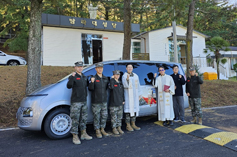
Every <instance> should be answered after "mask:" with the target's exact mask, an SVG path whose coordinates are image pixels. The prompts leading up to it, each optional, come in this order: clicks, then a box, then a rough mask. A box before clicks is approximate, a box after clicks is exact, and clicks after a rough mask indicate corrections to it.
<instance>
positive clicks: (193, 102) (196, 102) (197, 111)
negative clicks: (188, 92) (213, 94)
mask: <svg viewBox="0 0 237 157" xmlns="http://www.w3.org/2000/svg"><path fill="white" fill-rule="evenodd" d="M189 104H190V106H191V112H192V116H193V117H196V116H197V117H199V118H202V109H201V98H189Z"/></svg>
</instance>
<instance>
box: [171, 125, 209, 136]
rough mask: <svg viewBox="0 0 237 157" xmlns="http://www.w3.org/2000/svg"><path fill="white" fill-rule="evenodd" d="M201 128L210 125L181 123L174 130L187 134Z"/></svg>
mask: <svg viewBox="0 0 237 157" xmlns="http://www.w3.org/2000/svg"><path fill="white" fill-rule="evenodd" d="M203 128H210V127H208V126H204V125H197V124H188V125H183V126H181V127H178V128H176V129H175V130H176V131H180V132H183V133H185V134H188V133H190V132H193V131H195V130H198V129H203Z"/></svg>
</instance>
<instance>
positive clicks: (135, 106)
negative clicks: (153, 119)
mask: <svg viewBox="0 0 237 157" xmlns="http://www.w3.org/2000/svg"><path fill="white" fill-rule="evenodd" d="M127 75H128V73H127V72H125V73H124V74H123V76H122V82H123V86H124V97H125V104H124V112H125V113H130V116H131V117H133V116H135V115H134V113H136V116H138V115H139V95H140V94H139V93H140V82H139V78H138V76H137V74H135V73H133V77H129V81H127Z"/></svg>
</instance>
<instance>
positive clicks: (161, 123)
mask: <svg viewBox="0 0 237 157" xmlns="http://www.w3.org/2000/svg"><path fill="white" fill-rule="evenodd" d="M154 123H155V124H157V125H160V126H163V122H162V121H157V122H154Z"/></svg>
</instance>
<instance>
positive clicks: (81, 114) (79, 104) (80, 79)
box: [67, 62, 92, 144]
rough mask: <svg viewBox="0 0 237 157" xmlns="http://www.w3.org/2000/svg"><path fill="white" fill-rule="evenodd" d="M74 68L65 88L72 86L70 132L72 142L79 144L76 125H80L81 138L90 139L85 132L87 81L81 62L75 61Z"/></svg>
mask: <svg viewBox="0 0 237 157" xmlns="http://www.w3.org/2000/svg"><path fill="white" fill-rule="evenodd" d="M75 70H76V72H73V73H72V75H71V76H70V77H69V80H68V83H67V88H69V89H70V88H72V95H71V107H70V117H71V119H72V128H71V133H72V135H73V143H74V144H81V141H80V139H79V138H78V126H80V130H81V139H82V140H84V139H86V140H91V139H92V137H91V136H89V135H88V134H87V133H86V123H87V111H88V109H87V103H86V100H87V99H86V98H87V86H88V81H87V78H86V76H85V75H83V74H82V70H83V62H76V63H75Z"/></svg>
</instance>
